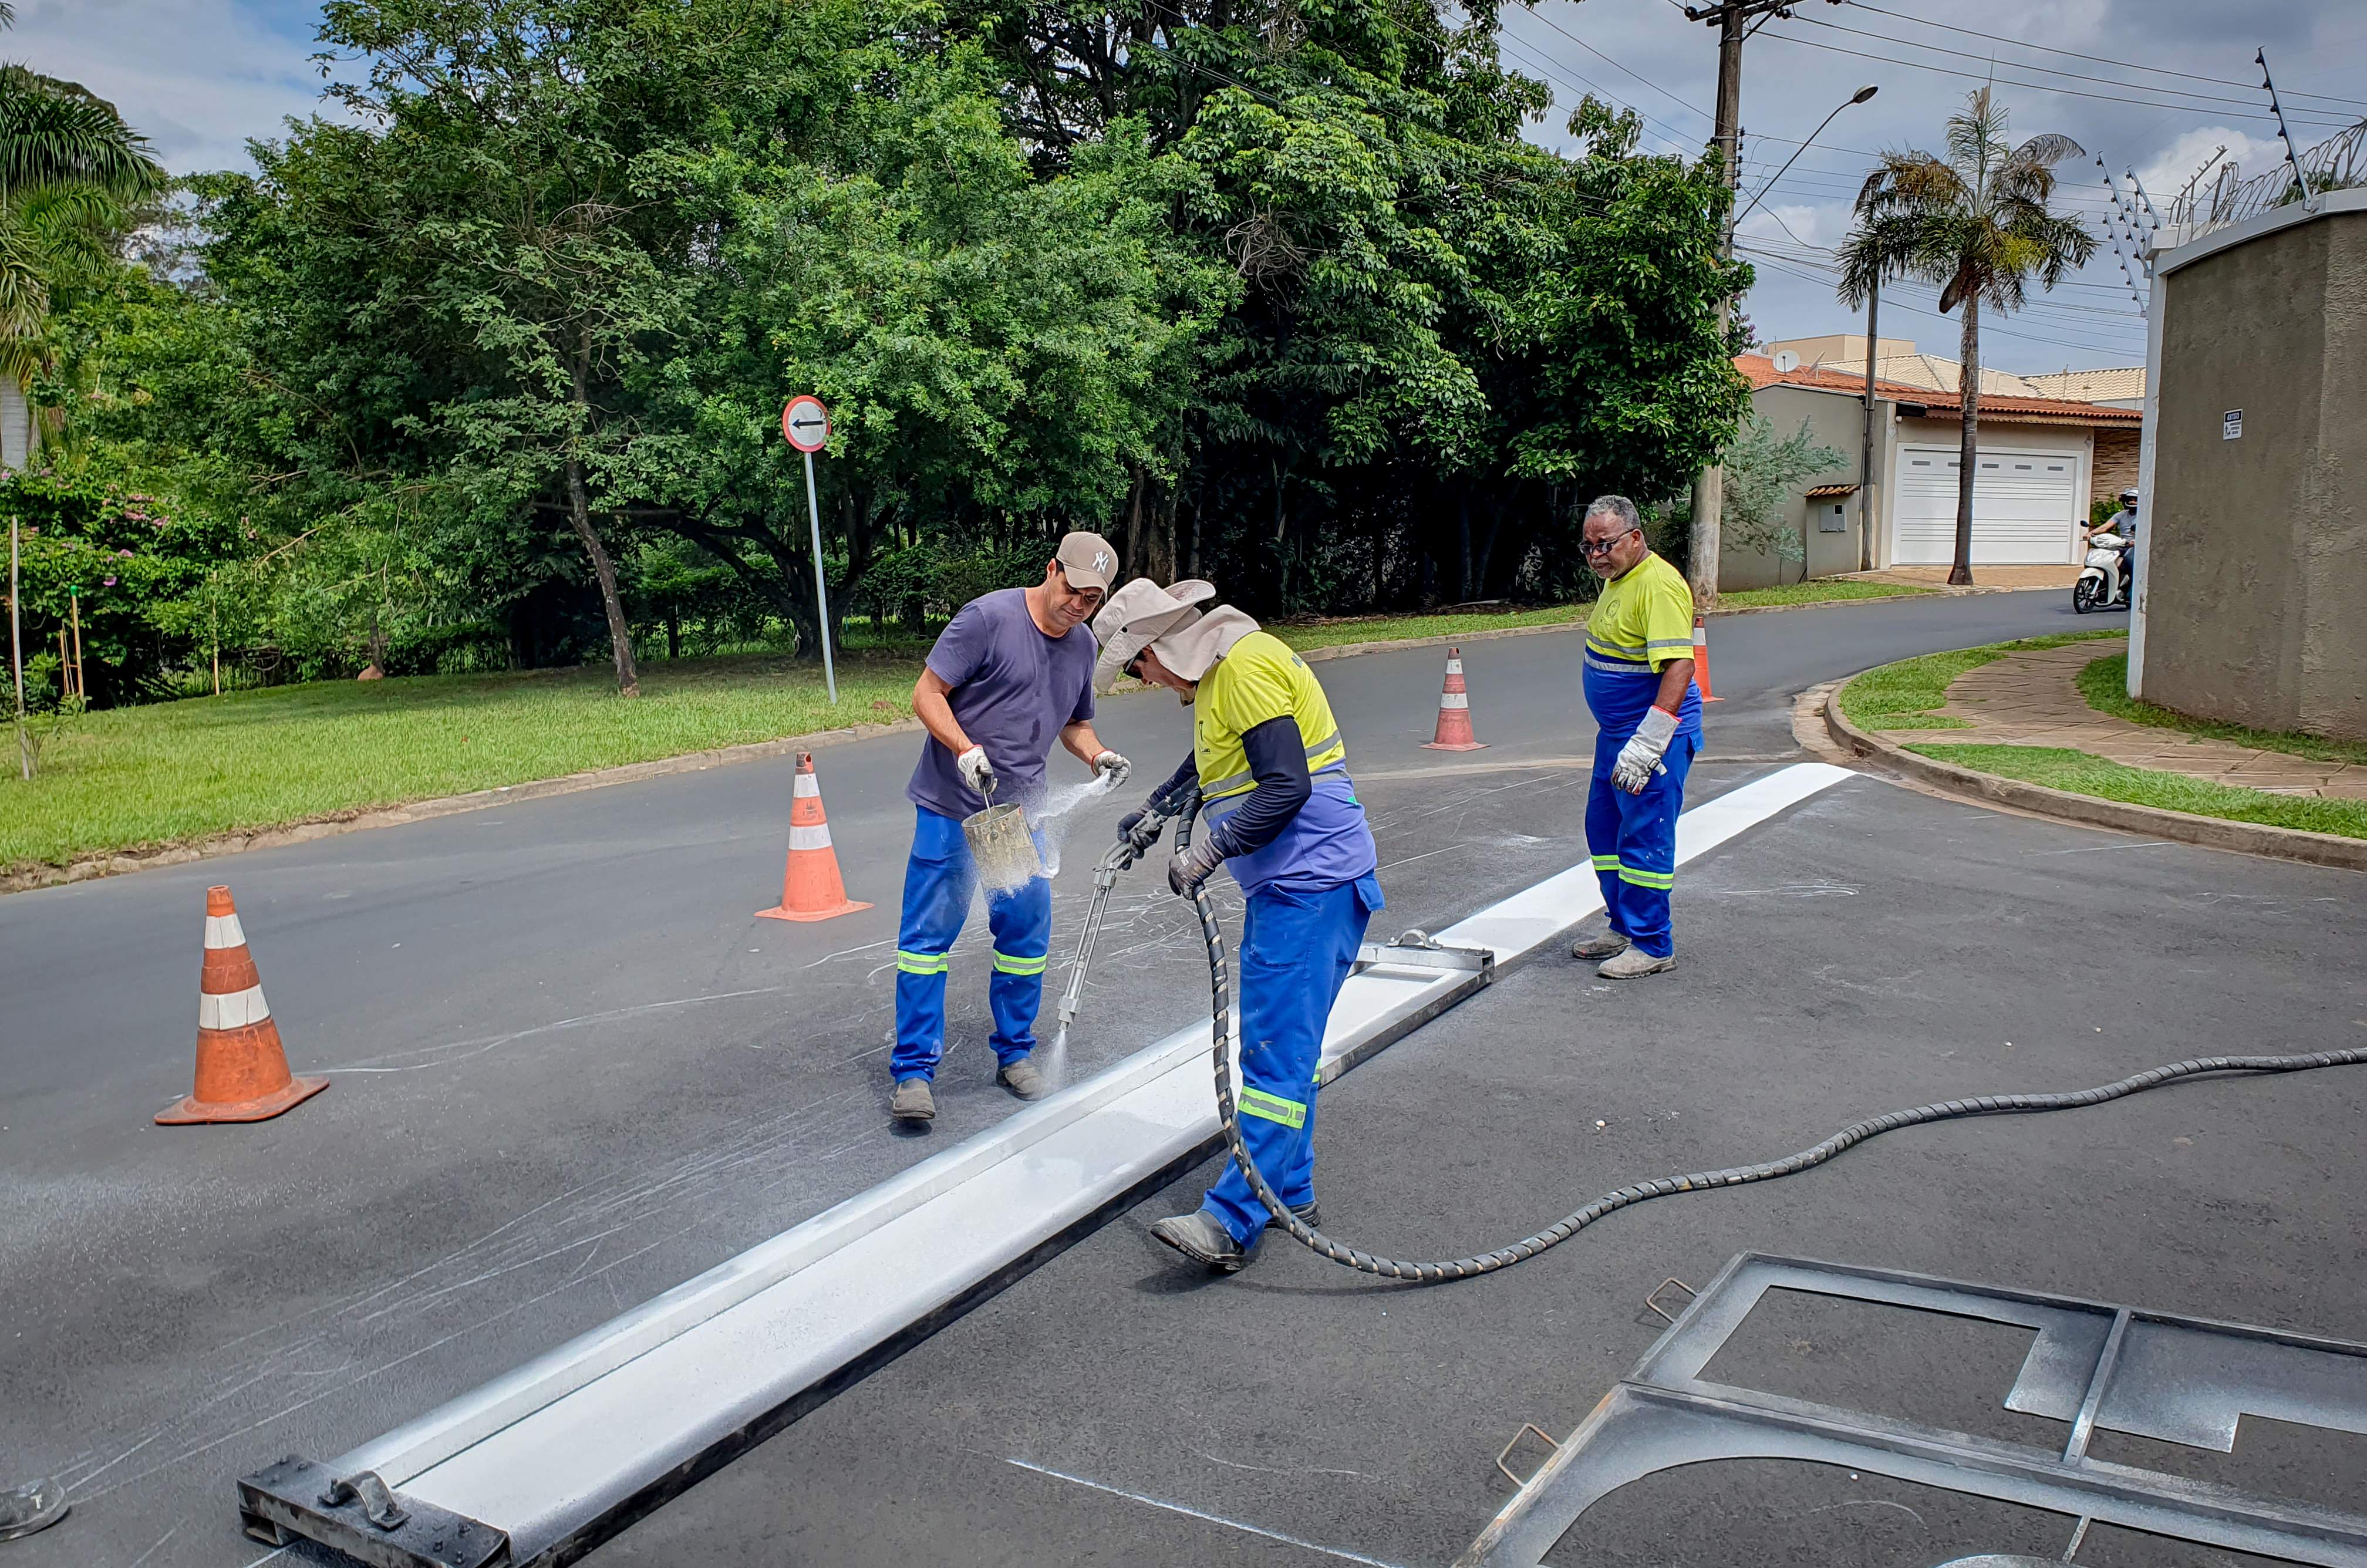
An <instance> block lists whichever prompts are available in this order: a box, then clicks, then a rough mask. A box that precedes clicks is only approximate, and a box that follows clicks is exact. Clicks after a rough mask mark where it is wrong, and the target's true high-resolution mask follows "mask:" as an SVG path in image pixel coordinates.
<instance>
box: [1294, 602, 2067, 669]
mask: <svg viewBox="0 0 2367 1568" xmlns="http://www.w3.org/2000/svg"><path fill="white" fill-rule="evenodd" d="M2054 592H2056V589H2053V588H1983V587H1978V586H1975V587H1970V588H1924V589H1921V590H1920V591H1917V590H1914V589H1909V590H1908V592H1906V593H1903V594H1876V595H1874V597H1870V598H1861V599H1811V600H1810V601H1808V602H1807V603H1806V604H1796V605H1743V606H1741V607H1739V608H1734V609H1712V610H1704V611H1703V612H1702V618H1703V619H1704V620H1716V619H1719V618H1720V617H1723V616H1732V615H1784V614H1788V613H1790V612H1791V611H1793V610H1803V609H1857V608H1862V607H1863V606H1866V605H1895V604H1900V603H1903V602H1906V601H1908V600H1912V599H1955V598H1970V597H1973V596H1975V595H1977V594H2051V593H2054ZM1282 630H1283V631H1285V632H1286V631H1289V630H1290V628H1288V627H1286V626H1285V627H1284V628H1283V629H1282ZM1585 630H1586V618H1585V617H1583V616H1580V617H1578V618H1576V619H1570V620H1557V621H1555V622H1554V623H1553V624H1552V625H1550V626H1509V627H1506V628H1504V629H1503V630H1501V631H1464V632H1445V633H1442V634H1441V635H1439V636H1436V637H1393V638H1388V639H1386V640H1384V641H1382V642H1335V643H1333V644H1332V645H1331V646H1330V647H1328V648H1308V649H1301V650H1299V651H1298V656H1299V657H1300V658H1302V659H1304V660H1306V661H1307V662H1308V664H1310V665H1319V664H1321V663H1322V662H1323V661H1324V660H1326V659H1344V658H1347V657H1348V656H1349V655H1351V654H1353V653H1387V652H1388V651H1389V650H1391V649H1393V648H1444V647H1447V646H1449V645H1450V644H1452V645H1454V646H1456V647H1460V646H1461V645H1462V644H1464V643H1466V642H1494V641H1496V640H1497V639H1498V638H1501V637H1535V636H1538V635H1541V634H1543V633H1545V632H1547V631H1585Z"/></svg>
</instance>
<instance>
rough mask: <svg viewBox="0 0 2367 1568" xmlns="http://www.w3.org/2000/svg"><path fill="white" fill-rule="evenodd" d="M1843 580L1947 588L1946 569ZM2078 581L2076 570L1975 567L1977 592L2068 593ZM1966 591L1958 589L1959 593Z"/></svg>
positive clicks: (1894, 569)
mask: <svg viewBox="0 0 2367 1568" xmlns="http://www.w3.org/2000/svg"><path fill="white" fill-rule="evenodd" d="M1840 576H1841V578H1842V579H1843V580H1845V581H1849V582H1855V583H1911V584H1913V585H1915V586H1917V587H1919V588H1944V587H1946V586H1947V585H1948V568H1947V567H1945V566H1886V567H1884V568H1882V569H1881V570H1880V571H1876V572H1844V573H1842V574H1840ZM2078 580H2079V568H2078V567H2077V566H1976V567H1974V568H1973V586H1974V587H1976V588H2061V589H2063V590H2064V591H2065V592H2069V591H2070V587H2071V585H2072V584H2074V583H2076V582H2078ZM1964 591H1965V590H1964V589H1962V588H1958V589H1956V590H1955V592H1957V593H1963V592H1964Z"/></svg>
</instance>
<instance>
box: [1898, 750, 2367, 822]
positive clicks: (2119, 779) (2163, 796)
mask: <svg viewBox="0 0 2367 1568" xmlns="http://www.w3.org/2000/svg"><path fill="white" fill-rule="evenodd" d="M1906 749H1907V750H1908V751H1911V752H1916V753H1919V754H1920V755H1921V756H1928V757H1931V758H1934V759H1935V760H1937V761H1940V762H1951V763H1954V764H1955V765H1956V766H1957V767H1969V768H1972V769H1974V770H1975V771H1976V772H1980V773H1994V774H1998V775H1999V776H2000V777H2003V778H2019V779H2022V781H2024V782H2025V783H2030V784H2044V786H2046V787H2047V788H2048V789H2050V790H2068V791H2069V792H2070V793H2072V794H2075V795H2094V796H2096V797H2097V798H2099V799H2101V800H2106V801H2124V802H2126V803H2127V804H2129V805H2133V806H2155V807H2158V808H2159V809H2160V810H2162V811H2166V812H2186V813H2187V814H2189V815H2190V816H2199V817H2222V818H2225V820H2227V821H2229V822H2251V823H2262V824H2267V825H2268V826H2271V827H2292V828H2299V829H2301V830H2303V831H2304V832H2306V833H2331V834H2339V835H2341V836H2343V837H2345V838H2367V801H2324V800H2318V799H2316V798H2315V797H2312V796H2308V795H2271V794H2266V793H2263V792H2262V791H2260V790H2239V789H2237V788H2235V787H2234V786H2232V785H2227V784H2214V783H2211V782H2209V781H2207V780H2205V779H2201V778H2188V777H2187V776H2186V775H2184V774H2182V773H2162V772H2158V771H2157V770H2155V769H2153V768H2150V767H2128V766H2126V765H2125V764H2123V763H2118V762H2107V761H2105V760H2104V759H2103V758H2102V757H2099V756H2089V755H2088V754H2087V753H2086V752H2083V751H2073V750H2071V749H2069V748H2068V747H2064V746H1995V745H1950V744H1942V743H1931V744H1916V745H1910V746H1908V747H1907V748H1906Z"/></svg>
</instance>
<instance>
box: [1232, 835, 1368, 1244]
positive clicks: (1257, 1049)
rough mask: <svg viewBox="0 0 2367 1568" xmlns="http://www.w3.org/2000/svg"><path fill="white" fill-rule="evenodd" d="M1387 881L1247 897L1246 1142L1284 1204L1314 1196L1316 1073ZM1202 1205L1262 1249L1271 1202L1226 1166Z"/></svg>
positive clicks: (1296, 1204) (1270, 890)
mask: <svg viewBox="0 0 2367 1568" xmlns="http://www.w3.org/2000/svg"><path fill="white" fill-rule="evenodd" d="M1381 906H1382V904H1381V884H1380V883H1379V882H1378V881H1375V880H1374V879H1373V878H1371V877H1369V876H1366V877H1359V878H1357V879H1356V880H1355V881H1353V882H1342V883H1340V884H1339V885H1338V886H1336V887H1329V888H1324V889H1322V890H1320V891H1319V892H1285V891H1284V890H1282V889H1279V888H1276V887H1274V886H1273V885H1272V884H1270V883H1269V884H1268V885H1266V886H1264V887H1262V888H1260V889H1259V890H1258V891H1257V892H1253V893H1251V894H1250V895H1249V906H1248V909H1247V912H1246V913H1245V915H1243V918H1242V923H1241V953H1240V959H1241V963H1240V970H1241V1096H1240V1129H1241V1142H1243V1143H1245V1144H1247V1145H1248V1146H1249V1151H1250V1158H1251V1159H1252V1160H1255V1161H1256V1162H1257V1168H1258V1174H1259V1175H1261V1176H1264V1177H1265V1179H1266V1185H1267V1186H1269V1187H1273V1188H1274V1192H1275V1193H1276V1194H1277V1195H1278V1196H1279V1197H1280V1198H1281V1199H1282V1200H1283V1201H1284V1202H1285V1203H1286V1204H1288V1205H1290V1206H1291V1207H1292V1208H1294V1209H1297V1208H1303V1207H1305V1206H1306V1205H1307V1204H1308V1203H1311V1202H1313V1201H1314V1199H1315V1072H1316V1069H1317V1068H1318V1067H1319V1065H1320V1064H1321V1062H1322V1060H1323V1026H1324V1025H1325V1024H1326V1023H1327V1022H1329V1021H1330V1019H1331V1004H1332V1003H1333V1001H1335V1000H1336V999H1338V997H1339V994H1340V987H1341V986H1342V984H1343V983H1345V982H1346V981H1347V978H1348V971H1349V970H1350V969H1351V968H1352V967H1353V965H1354V964H1355V961H1356V949H1357V947H1358V945H1359V944H1361V943H1362V942H1363V941H1364V939H1365V922H1366V921H1368V920H1370V919H1371V918H1372V916H1373V913H1374V911H1376V910H1377V909H1379V908H1381ZM1200 1206H1201V1207H1202V1208H1203V1209H1206V1210H1207V1211H1208V1212H1209V1213H1210V1214H1212V1215H1214V1216H1216V1219H1217V1223H1219V1224H1221V1225H1223V1226H1224V1227H1225V1230H1226V1232H1227V1233H1229V1234H1230V1235H1231V1236H1232V1238H1233V1240H1235V1241H1237V1242H1239V1243H1240V1244H1241V1245H1243V1246H1245V1247H1252V1246H1255V1245H1256V1244H1257V1242H1258V1237H1259V1236H1260V1235H1262V1234H1263V1233H1264V1231H1265V1222H1266V1219H1267V1215H1266V1209H1265V1205H1264V1204H1263V1203H1260V1202H1259V1201H1258V1199H1257V1194H1255V1193H1253V1192H1251V1190H1250V1184H1249V1178H1247V1177H1246V1176H1242V1175H1241V1173H1240V1166H1239V1165H1236V1164H1234V1163H1232V1162H1228V1163H1227V1164H1226V1165H1225V1174H1224V1175H1223V1176H1219V1177H1218V1178H1217V1185H1216V1186H1214V1187H1210V1188H1209V1189H1208V1195H1207V1196H1206V1198H1204V1199H1201V1200H1200Z"/></svg>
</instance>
